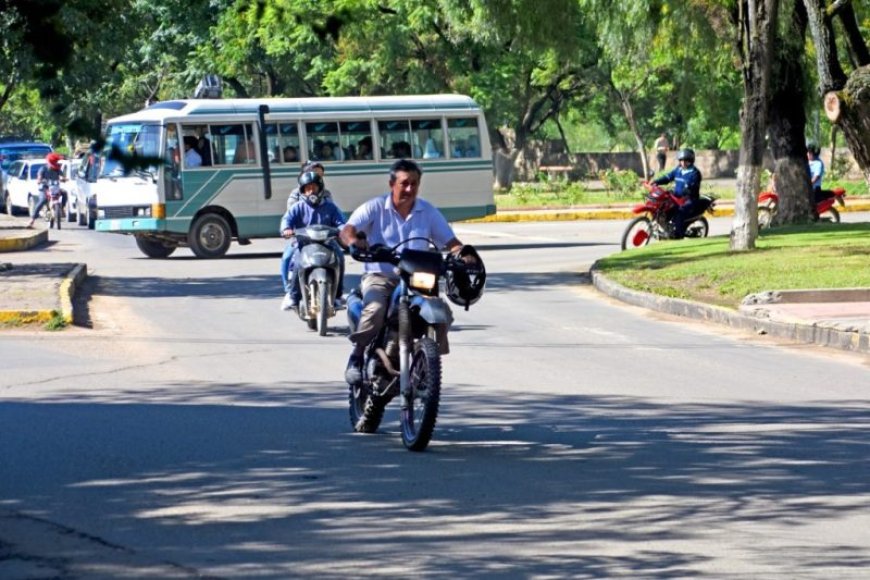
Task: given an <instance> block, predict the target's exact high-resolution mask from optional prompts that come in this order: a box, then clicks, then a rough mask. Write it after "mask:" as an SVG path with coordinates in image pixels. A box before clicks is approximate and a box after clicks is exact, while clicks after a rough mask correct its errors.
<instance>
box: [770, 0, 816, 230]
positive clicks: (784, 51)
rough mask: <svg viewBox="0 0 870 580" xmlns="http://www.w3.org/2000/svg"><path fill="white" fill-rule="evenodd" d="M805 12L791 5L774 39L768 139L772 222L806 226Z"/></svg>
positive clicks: (808, 197)
mask: <svg viewBox="0 0 870 580" xmlns="http://www.w3.org/2000/svg"><path fill="white" fill-rule="evenodd" d="M806 26H807V19H806V12H804V10H803V5H802V4H801V3H800V2H795V3H794V6H793V10H792V14H791V22H790V26H789V27H788V28H787V29H786V33H785V34H784V35H783V36H782V37H780V38H779V39H778V42H779V44H780V48H779V50H778V51H777V53H776V57H775V58H774V61H773V62H774V64H773V69H772V71H771V79H772V81H773V82H772V85H773V87H775V89H773V94H772V95H771V100H770V108H769V110H768V115H769V118H768V137H769V139H770V141H769V143H770V152H771V153H772V154H773V160H774V169H773V172H774V181H775V183H776V191H777V193H778V194H779V207H778V209H777V212H776V216H775V217H774V223H775V224H776V225H780V224H796V223H806V222H808V221H810V220H811V219H812V216H813V201H812V188H811V187H810V182H809V176H808V174H807V154H806V143H805V142H804V135H805V134H806V133H805V132H806V124H807V119H806V112H805V110H804V105H805V103H806V101H807V95H806V91H805V90H804V87H805V84H806V83H805V80H806V74H805V72H804V66H805V65H804V56H803V55H804V51H805V47H804V39H805V37H806Z"/></svg>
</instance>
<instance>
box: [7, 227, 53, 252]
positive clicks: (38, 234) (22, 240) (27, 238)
mask: <svg viewBox="0 0 870 580" xmlns="http://www.w3.org/2000/svg"><path fill="white" fill-rule="evenodd" d="M24 231H25V232H28V233H30V232H29V230H24ZM47 241H48V230H36V231H34V232H32V233H31V234H30V235H17V236H12V237H8V238H7V237H0V252H20V251H22V250H29V249H30V248H33V247H36V246H39V245H41V244H44V243H46V242H47Z"/></svg>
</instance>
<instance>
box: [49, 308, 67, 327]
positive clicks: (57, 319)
mask: <svg viewBox="0 0 870 580" xmlns="http://www.w3.org/2000/svg"><path fill="white" fill-rule="evenodd" d="M66 327H67V323H66V320H64V317H63V315H62V314H61V313H60V312H58V311H56V310H54V311H52V313H51V318H50V319H49V320H48V322H46V323H45V329H46V330H63V329H64V328H66Z"/></svg>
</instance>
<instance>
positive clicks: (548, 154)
mask: <svg viewBox="0 0 870 580" xmlns="http://www.w3.org/2000/svg"><path fill="white" fill-rule="evenodd" d="M649 154H650V161H649V166H650V168H651V169H652V170H653V171H656V170H657V169H658V162H657V161H656V158H655V152H654V151H652V152H650V153H649ZM739 156H740V152H739V151H721V150H716V149H700V150H696V151H695V165H697V166H698V169H700V170H701V173H702V174H703V176H704V177H705V178H707V179H728V178H735V177H736V176H737V165H738V161H739ZM841 156H842V157H844V158H846V159H848V160H849V161H850V163H851V165H850V167H851V171H850V172H849V177H850V178H853V179H862V177H863V176H862V174H861V171H860V170H859V169H858V167H857V165H856V164H855V162H854V160H853V159H852V155H851V153H850V152H849V150H848V149H847V148H845V147H840V148H838V150H837V157H838V158H840V157H841ZM822 161H824V162H825V168H826V170H827V171H828V173H830V168H831V151H830V149H822ZM676 165H677V152H676V151H669V152H668V157H667V161H666V163H665V168H666V169H671V168H673V167H676ZM540 167H556V168H560V169H559V170H558V171H557V172H556V173H557V174H558V175H567V177H568V179H569V180H571V181H578V180H583V179H588V178H589V177H591V176H596V175H597V174H598V172H599V171H601V170H604V169H631V170H633V171H634V172H636V173H637V174H638V176H641V175H643V168H642V166H641V163H640V157H639V156H638V154H637V153H636V152H625V153H607V152H604V153H572V154H570V155H569V154H567V153H565V151H564V149H563V148H562V143H561V141H544V142H537V143H532V144H530V145H529V146H528V147H527V148H526V149H525V150H524V151H523V152H522V153H521V154H520V155H519V156H518V157H517V161H516V164H515V173H514V179H515V181H534V180H535V176H536V175H537V173H538V171H539V170H540ZM764 167H765V168H766V169H768V170H770V171H772V170H773V159H772V158H771V157H770V155H769V154H766V155H765V158H764ZM561 168H570V169H568V170H562V169H561Z"/></svg>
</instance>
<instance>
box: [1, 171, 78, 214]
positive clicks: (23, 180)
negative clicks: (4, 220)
mask: <svg viewBox="0 0 870 580" xmlns="http://www.w3.org/2000/svg"><path fill="white" fill-rule="evenodd" d="M44 166H45V159H19V160H18V161H15V162H13V163H12V165H10V166H9V175H8V177H7V178H6V213H7V214H8V215H15V214H16V213H26V214H27V215H31V214H32V213H33V210H34V208H35V207H36V204H37V202H38V200H39V186H38V183H37V176H38V175H39V170H40V169H42V168H43V167H44ZM60 167H61V175H62V176H63V178H62V180H63V179H65V180H66V181H64V182H63V183H62V185H61V187H62V188H63V189H65V190H67V205H68V206H69V204H70V203H71V201H70V200H71V199H72V198H74V197H75V196H74V195H73V193H72V192H71V191H69V187H68V185H69V183H70V181H69V174H70V162H69V161H67V160H66V159H63V160H61V162H60ZM67 219H69V221H73V220H74V219H75V214H74V213H73V212H71V211H70V210H69V207H67Z"/></svg>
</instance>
